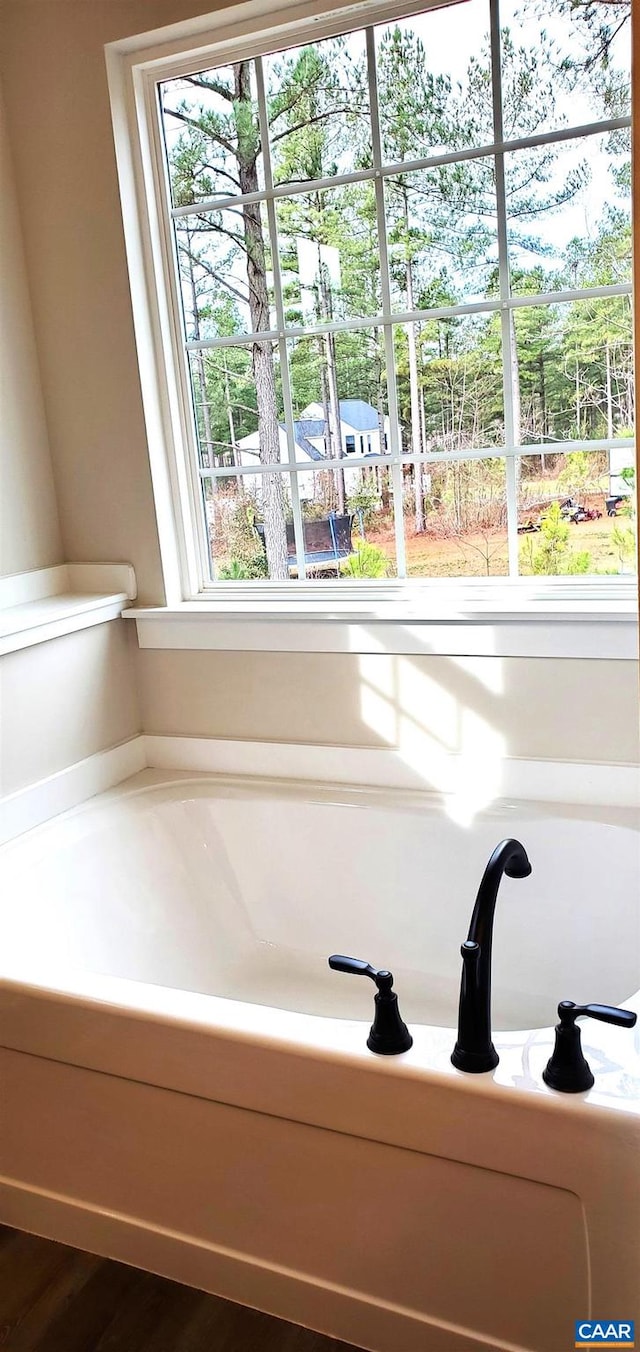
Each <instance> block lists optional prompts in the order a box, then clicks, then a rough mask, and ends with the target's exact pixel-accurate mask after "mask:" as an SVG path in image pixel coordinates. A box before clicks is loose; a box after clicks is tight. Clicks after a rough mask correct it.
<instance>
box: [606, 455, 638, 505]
mask: <svg viewBox="0 0 640 1352" xmlns="http://www.w3.org/2000/svg"><path fill="white" fill-rule="evenodd" d="M635 463H636V460H635V455H634V453H633V447H632V446H618V447H612V448H611V450H610V451H609V493H610V495H611V497H629V496H630V494H631V493H632V492H633V488H632V485H631V484H630V483H629V482H628V480H627V479H624V478H623V477H622V474H621V472H620V471H621V470H623V469H635Z"/></svg>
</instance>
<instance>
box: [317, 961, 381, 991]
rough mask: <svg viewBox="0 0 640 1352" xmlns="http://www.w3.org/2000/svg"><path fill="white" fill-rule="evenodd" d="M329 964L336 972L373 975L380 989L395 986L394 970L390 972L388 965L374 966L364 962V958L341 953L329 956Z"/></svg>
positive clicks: (372, 978) (351, 974)
mask: <svg viewBox="0 0 640 1352" xmlns="http://www.w3.org/2000/svg"><path fill="white" fill-rule="evenodd" d="M329 966H330V967H331V968H332V969H333V971H334V972H348V973H349V975H350V976H368V977H371V980H372V981H375V983H376V986H377V987H378V990H379V991H390V990H391V987H392V986H393V973H392V972H388V971H387V969H386V967H372V966H371V963H370V962H363V960H362V958H345V957H343V955H342V954H341V953H333V954H332V956H331V957H330V958H329Z"/></svg>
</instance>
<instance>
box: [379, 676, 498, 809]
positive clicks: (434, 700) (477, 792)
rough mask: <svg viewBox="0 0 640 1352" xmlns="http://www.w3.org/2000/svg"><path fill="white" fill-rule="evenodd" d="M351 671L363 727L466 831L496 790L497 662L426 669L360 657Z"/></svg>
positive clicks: (494, 796) (496, 796)
mask: <svg viewBox="0 0 640 1352" xmlns="http://www.w3.org/2000/svg"><path fill="white" fill-rule="evenodd" d="M358 665H359V669H360V712H361V717H362V720H363V722H364V723H365V724H366V725H367V727H369V728H371V729H372V731H373V732H375V733H376V734H377V735H378V736H379V737H380V739H381V740H382V741H383V742H386V743H387V744H388V745H389V746H391V747H394V748H395V750H396V753H397V756H398V758H399V759H400V760H401V761H402V762H403V764H405V765H407V766H408V767H409V768H410V769H411V770H413V771H415V773H416V776H417V781H418V783H419V784H420V786H421V787H423V788H424V787H425V786H427V787H429V788H431V789H434V790H436V791H437V792H439V793H443V794H446V800H445V807H446V811H447V812H448V814H449V816H451V817H452V818H453V820H454V821H456V822H457V823H458V824H459V825H460V826H468V825H470V824H471V822H472V821H473V818H474V816H475V815H476V813H478V812H479V811H481V810H482V809H483V808H486V807H487V806H488V805H489V804H490V803H492V802H493V801H494V800H495V799H496V798H498V797H499V796H500V794H501V792H502V789H503V760H504V757H505V756H506V755H508V750H509V748H508V741H507V738H506V736H505V735H504V732H502V731H501V730H500V722H501V712H502V711H501V707H500V706H501V701H502V697H503V694H504V672H503V659H502V658H500V657H482V658H481V659H478V658H470V657H446V658H443V657H440V658H438V664H437V668H433V667H432V669H431V670H429V669H425V666H424V665H421V664H420V659H419V658H415V657H413V656H393V655H391V654H384V655H382V654H366V655H362V656H360V657H359V659H358ZM433 670H437V672H438V675H437V678H436V676H435V675H434V674H432V671H433Z"/></svg>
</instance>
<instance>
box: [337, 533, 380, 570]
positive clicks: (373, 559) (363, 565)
mask: <svg viewBox="0 0 640 1352" xmlns="http://www.w3.org/2000/svg"><path fill="white" fill-rule="evenodd" d="M340 572H341V574H342V576H343V577H388V576H389V572H390V564H389V559H388V558H387V555H386V554H385V552H384V549H380V546H379V545H372V544H370V543H369V542H368V541H367V540H358V543H357V545H356V548H355V551H354V553H353V554H350V555H349V557H348V559H343V561H342V563H341V564H340Z"/></svg>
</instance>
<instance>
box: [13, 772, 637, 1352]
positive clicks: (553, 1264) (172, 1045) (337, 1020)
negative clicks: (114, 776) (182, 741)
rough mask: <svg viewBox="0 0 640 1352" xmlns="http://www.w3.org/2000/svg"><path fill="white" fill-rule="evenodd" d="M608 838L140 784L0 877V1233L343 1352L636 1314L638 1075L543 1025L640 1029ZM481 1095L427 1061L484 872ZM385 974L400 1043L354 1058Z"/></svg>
mask: <svg viewBox="0 0 640 1352" xmlns="http://www.w3.org/2000/svg"><path fill="white" fill-rule="evenodd" d="M636 825H637V821H636V817H635V814H634V813H632V812H630V811H629V810H627V809H617V810H613V809H606V808H585V807H576V806H574V807H572V806H569V805H568V806H563V807H558V805H557V804H554V805H553V807H550V806H545V805H544V804H541V803H525V802H517V803H516V802H514V803H511V802H502V803H500V804H498V805H496V806H494V807H492V808H491V810H489V811H487V812H486V813H484V814H483V815H482V816H481V817H480V818H478V819H476V821H475V822H474V824H473V827H472V828H471V829H464V828H462V827H461V826H460V825H459V824H456V822H455V821H453V820H451V819H449V817H448V816H447V814H446V811H444V810H443V807H442V804H441V802H437V801H436V800H435V799H434V798H432V797H430V795H429V794H426V793H424V794H422V793H413V792H409V791H382V790H368V789H364V788H362V789H345V788H336V789H332V788H329V787H322V786H314V785H310V784H305V785H303V784H296V783H287V782H279V783H278V782H270V781H246V780H243V781H239V780H235V781H234V780H231V779H221V778H219V777H216V776H201V777H199V778H193V776H189V775H188V774H184V773H183V774H180V773H174V774H170V775H169V774H167V773H166V772H158V771H144V772H142V773H141V774H138V775H136V776H134V777H133V778H132V779H130V780H128V781H126V782H125V783H124V784H122V785H120V786H119V787H118V788H116V789H114V790H111V791H109V792H107V793H105V794H102V795H100V796H98V797H96V798H94V799H92V800H91V801H90V802H89V803H88V804H85V805H83V806H82V807H81V808H77V809H74V810H73V811H70V812H67V813H65V814H63V815H61V816H58V817H56V818H55V819H53V820H52V821H50V822H48V823H46V824H45V825H44V826H41V827H38V828H37V829H35V830H32V831H29V832H27V833H26V834H24V835H23V836H21V837H19V838H18V839H16V840H14V841H12V842H11V843H10V844H9V845H7V846H5V847H4V848H3V849H2V850H1V851H0V881H1V889H0V890H1V895H2V924H1V942H0V955H1V956H0V964H1V971H2V980H1V982H0V1030H1V1033H0V1043H1V1046H0V1068H1V1069H0V1075H1V1080H0V1086H1V1097H2V1104H3V1107H2V1109H0V1112H1V1114H2V1115H1V1117H0V1221H2V1222H3V1223H5V1224H9V1225H16V1226H20V1227H23V1228H25V1229H28V1230H33V1231H35V1232H37V1233H39V1234H43V1235H47V1236H51V1237H52V1238H56V1239H59V1240H61V1241H62V1242H65V1243H69V1244H75V1245H79V1246H82V1247H85V1248H87V1249H90V1250H94V1251H95V1252H98V1253H102V1254H105V1255H108V1256H112V1257H114V1258H118V1259H120V1260H122V1261H125V1262H131V1263H136V1264H138V1265H140V1266H142V1267H145V1268H148V1269H150V1270H152V1271H155V1272H159V1273H162V1274H165V1275H167V1276H169V1277H172V1278H174V1279H176V1280H178V1281H181V1282H186V1283H188V1284H191V1285H194V1286H198V1287H201V1288H202V1289H204V1290H208V1291H212V1292H216V1293H218V1294H220V1295H222V1296H225V1297H228V1298H230V1299H232V1300H239V1301H242V1302H244V1303H246V1304H250V1305H253V1306H256V1307H257V1308H259V1309H262V1310H265V1311H268V1312H270V1313H272V1314H275V1315H279V1316H280V1317H282V1318H285V1319H291V1320H294V1321H297V1322H299V1323H301V1324H304V1325H307V1326H308V1327H311V1328H314V1329H317V1330H319V1331H322V1332H325V1333H328V1334H330V1335H332V1336H333V1337H336V1338H342V1339H345V1340H347V1341H350V1342H354V1343H356V1344H358V1345H361V1346H362V1347H364V1348H369V1349H372V1352H471V1349H481V1348H484V1349H485V1352H486V1349H505V1350H506V1349H509V1350H510V1352H513V1350H514V1349H527V1350H528V1352H560V1349H563V1348H565V1347H566V1348H569V1347H571V1346H573V1341H574V1334H573V1329H574V1321H575V1320H577V1319H588V1318H590V1317H592V1318H604V1317H606V1318H607V1319H610V1318H619V1319H627V1320H628V1319H630V1318H634V1316H635V1318H636V1319H640V1301H639V1300H638V1293H639V1291H640V1167H639V1165H638V1160H639V1158H640V1156H639V1147H640V1057H639V1038H638V1031H637V1029H636V1030H634V1031H632V1032H631V1033H629V1032H626V1031H623V1030H620V1029H617V1028H610V1027H608V1026H606V1025H603V1024H598V1023H594V1022H591V1021H587V1022H585V1023H584V1024H583V1025H582V1027H583V1046H584V1049H585V1054H586V1056H587V1058H588V1060H589V1062H590V1064H591V1067H592V1069H593V1071H594V1073H595V1076H596V1083H595V1086H594V1088H593V1089H592V1090H591V1091H590V1092H588V1093H586V1094H578V1095H561V1094H557V1093H554V1092H552V1091H551V1090H549V1089H548V1088H547V1087H546V1086H545V1085H544V1083H543V1081H542V1070H543V1068H544V1066H545V1064H546V1061H547V1059H548V1057H549V1055H550V1052H551V1049H552V1045H553V1029H552V1025H553V1024H554V1023H555V1020H556V1007H557V1004H558V1001H559V1000H561V999H573V1000H576V1001H578V1002H583V1001H585V1002H586V1001H599V1002H606V1003H616V1004H619V1003H623V1004H626V1005H628V1006H629V1007H632V1008H636V1009H640V1001H639V1000H638V995H637V994H636V992H637V991H638V987H639V986H640V971H639V968H640V961H639V959H640V935H639V932H638V906H637V897H638V881H639V877H638V875H639V871H640V869H639V865H640V852H639V847H638V834H637V831H636V830H635V827H636ZM507 835H515V836H517V837H519V838H520V839H522V841H523V843H524V844H525V846H526V848H527V850H528V852H529V855H530V858H531V860H532V864H533V870H534V871H533V874H532V876H531V878H529V879H524V880H510V879H508V878H505V879H504V880H503V883H502V886H501V890H500V895H499V898H498V906H497V911H496V921H495V934H494V979H493V987H494V997H493V1010H494V1041H495V1044H496V1047H497V1050H498V1052H499V1054H500V1064H499V1065H498V1067H497V1068H496V1070H495V1071H493V1072H491V1073H489V1074H486V1075H479V1076H469V1075H464V1074H462V1073H460V1072H458V1071H456V1070H455V1069H454V1068H453V1066H452V1065H451V1063H450V1059H449V1058H450V1053H451V1050H452V1047H453V1043H454V1041H455V1024H456V1017H457V1001H458V990H459V979H460V956H459V950H460V943H461V941H462V940H463V939H464V938H465V936H466V932H467V927H468V922H469V917H470V914H471V909H472V905H473V901H474V897H475V893H476V890H477V885H478V882H479V879H480V876H481V874H482V870H483V868H484V865H485V863H486V860H487V858H488V856H489V853H490V852H491V850H492V848H493V846H494V845H495V844H496V843H497V842H498V840H500V839H501V838H502V837H504V836H507ZM332 952H343V953H349V954H352V955H353V956H356V957H362V958H366V959H368V960H369V961H371V962H373V963H375V964H376V965H379V966H386V967H390V968H391V969H392V970H393V972H394V976H395V984H396V989H397V991H398V995H399V1000H400V1007H401V1010H402V1014H403V1017H404V1019H405V1020H406V1022H407V1023H408V1024H409V1025H410V1027H411V1030H412V1033H413V1036H414V1043H413V1047H412V1048H411V1050H410V1051H409V1052H407V1053H406V1054H405V1055H403V1056H399V1057H390V1058H386V1057H376V1056H375V1055H373V1054H372V1053H371V1052H369V1051H368V1050H367V1047H366V1037H367V1032H368V1028H369V1025H370V1023H371V1018H372V1012H373V1003H372V1000H373V994H374V987H373V985H372V984H371V983H370V982H368V981H362V980H359V979H355V978H352V977H348V976H344V975H341V974H337V973H334V972H331V971H330V970H329V968H328V966H327V964H326V957H327V955H328V954H329V953H332Z"/></svg>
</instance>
